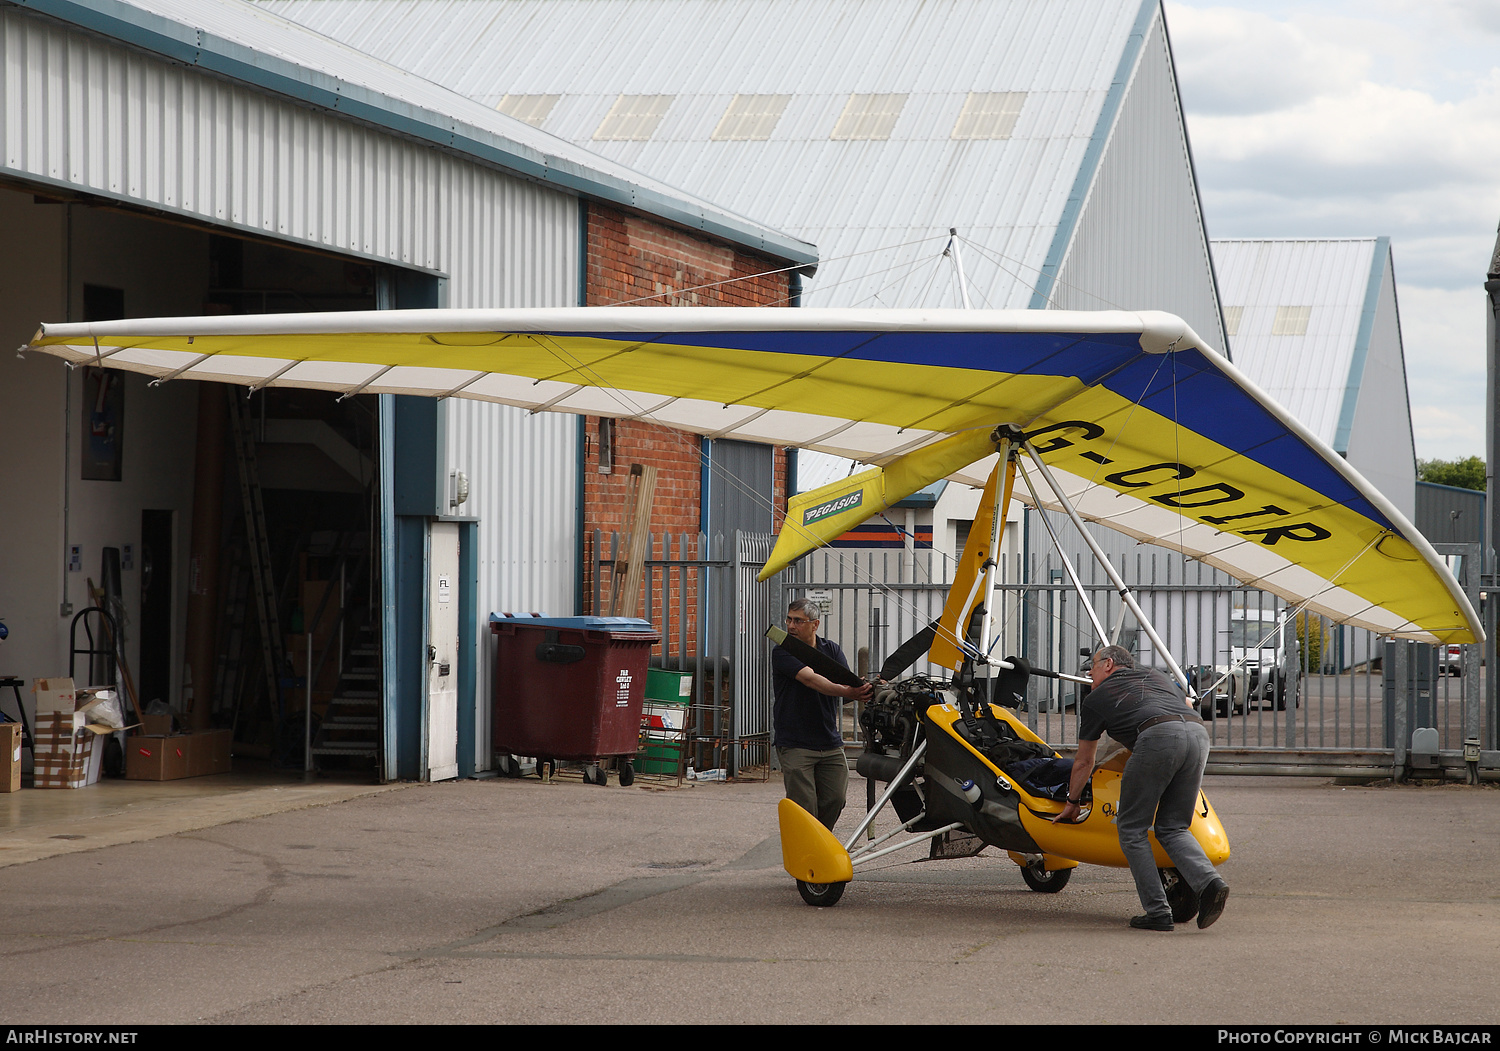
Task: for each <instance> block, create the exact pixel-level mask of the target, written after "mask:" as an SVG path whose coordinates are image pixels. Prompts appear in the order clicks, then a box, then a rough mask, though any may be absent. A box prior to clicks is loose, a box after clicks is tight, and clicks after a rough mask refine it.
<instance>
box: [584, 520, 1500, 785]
mask: <svg viewBox="0 0 1500 1051" xmlns="http://www.w3.org/2000/svg"><path fill="white" fill-rule="evenodd" d="M774 541H775V538H774V536H773V535H771V534H767V533H746V532H736V533H735V534H733V535H716V536H713V537H706V536H703V535H702V534H696V535H694V534H688V535H683V536H673V537H667V536H653V537H652V538H651V541H650V545H649V548H648V557H647V560H646V582H647V586H646V587H645V588H644V589H643V590H644V597H643V606H644V608H643V610H642V611H640V612H642V613H643V615H644V616H645V617H647V619H649V620H651V621H652V623H653V624H654V625H655V626H656V627H657V628H658V629H659V630H660V631H661V632H662V635H663V641H662V645H661V649H660V651H659V653H658V654H657V658H656V659H657V660H658V661H659V663H660V664H661V665H662V666H664V667H668V668H674V669H679V670H684V671H691V672H693V719H694V726H693V740H694V751H693V756H692V757H693V760H694V762H695V763H696V764H697V765H698V766H699V768H700V769H705V768H713V767H723V768H725V769H726V770H727V771H728V772H729V774H730V776H736V775H743V774H744V773H746V772H749V771H752V770H755V769H759V768H764V767H765V766H766V764H768V762H769V745H770V743H771V707H772V701H773V692H772V686H771V666H770V644H769V643H768V642H767V641H766V640H765V638H764V635H763V633H764V631H765V628H766V626H767V625H768V624H779V623H780V622H781V620H782V617H783V611H784V610H785V608H786V603H787V602H788V601H790V600H791V599H793V598H798V597H807V598H812V599H814V600H815V601H817V602H818V603H819V605H820V606H821V607H822V609H823V610H824V613H823V623H822V626H821V631H822V633H823V634H824V635H826V636H827V637H829V638H831V639H833V640H834V641H835V642H837V643H838V644H839V645H840V646H841V647H842V648H843V650H844V652H845V654H846V655H847V656H848V658H849V661H850V664H851V665H852V666H853V667H854V669H855V670H856V671H858V672H859V673H861V674H874V673H875V672H877V671H878V670H879V669H880V666H881V664H882V662H883V661H884V660H885V658H886V657H887V656H888V655H889V654H890V653H891V652H892V651H893V650H894V649H895V648H896V647H898V646H900V645H901V643H902V642H903V641H905V640H906V639H907V638H909V637H911V636H912V635H914V634H916V633H917V632H918V631H920V630H921V629H922V628H924V627H926V625H927V624H929V623H930V622H932V621H933V620H935V619H937V618H938V616H939V615H940V614H941V613H942V609H943V605H944V603H945V601H946V600H947V595H948V587H949V583H950V581H951V572H952V565H953V560H952V559H951V558H946V557H944V556H943V554H942V553H941V552H939V551H936V550H933V549H917V550H911V549H907V550H901V549H896V550H887V549H874V550H872V549H849V548H825V549H822V550H820V551H816V552H813V553H812V554H810V555H808V556H807V557H805V558H803V559H802V560H801V561H799V562H798V563H797V564H796V565H795V566H793V567H792V568H790V569H789V570H787V571H785V572H783V573H781V574H779V575H778V577H776V578H773V579H772V580H771V581H768V582H766V583H759V582H757V581H756V579H755V577H756V574H757V573H758V572H759V571H760V569H761V567H762V566H764V565H765V563H766V560H767V558H768V557H769V555H770V552H771V549H772V547H773V545H774ZM1449 546H1450V547H1453V548H1455V550H1452V551H1449V550H1445V549H1444V548H1440V553H1443V554H1445V555H1447V556H1448V557H1449V558H1450V561H1452V563H1453V565H1454V568H1455V573H1456V575H1458V577H1459V579H1460V582H1461V583H1462V584H1463V585H1464V587H1465V588H1466V589H1467V590H1470V591H1471V594H1472V595H1473V598H1474V601H1475V603H1476V605H1477V604H1478V602H1479V598H1480V596H1479V592H1478V572H1477V566H1478V553H1477V550H1475V551H1473V552H1470V551H1468V550H1467V547H1476V548H1477V545H1468V546H1460V545H1449ZM1459 548H1462V549H1459ZM592 549H593V552H594V574H593V580H594V581H595V584H594V593H593V599H594V606H593V608H595V609H603V608H605V605H603V604H601V603H604V602H607V598H608V588H609V586H610V583H611V582H612V581H613V580H614V579H615V575H614V573H613V572H612V570H613V567H614V564H615V559H616V557H617V554H618V550H619V547H618V539H617V538H615V537H613V536H605V535H601V534H598V533H596V534H595V535H594V543H593V545H592ZM1073 568H1074V570H1075V572H1076V573H1077V574H1078V576H1079V578H1080V580H1081V582H1082V584H1083V590H1084V592H1085V594H1087V595H1088V597H1089V600H1090V603H1091V604H1092V605H1093V606H1094V609H1095V611H1096V612H1097V614H1098V616H1099V619H1100V620H1101V621H1102V623H1103V625H1104V627H1105V629H1106V631H1110V632H1113V631H1114V630H1115V628H1116V626H1117V625H1118V627H1119V633H1120V641H1121V644H1122V645H1124V646H1126V647H1127V648H1128V649H1130V650H1131V651H1132V652H1133V653H1135V654H1136V655H1137V658H1138V659H1139V660H1140V661H1141V662H1142V663H1144V664H1146V665H1149V666H1155V667H1164V666H1165V661H1163V660H1162V659H1161V657H1160V655H1158V654H1156V653H1154V652H1153V647H1152V645H1151V642H1150V640H1149V638H1148V637H1147V635H1146V633H1145V632H1143V631H1141V630H1140V625H1139V624H1137V623H1135V621H1134V618H1133V617H1132V616H1131V615H1130V614H1129V612H1128V610H1126V609H1125V608H1124V604H1123V602H1122V601H1121V599H1120V596H1119V594H1118V593H1117V591H1116V590H1115V588H1114V586H1113V585H1112V584H1111V583H1110V582H1109V580H1108V579H1107V578H1106V576H1105V575H1104V572H1103V570H1102V569H1101V568H1100V567H1099V566H1098V565H1097V564H1095V563H1094V562H1093V561H1092V560H1090V559H1086V558H1078V559H1076V560H1075V561H1074V563H1073ZM1116 568H1117V569H1119V570H1120V571H1121V574H1122V575H1123V576H1124V578H1125V580H1126V583H1127V584H1129V585H1130V587H1131V588H1132V589H1133V590H1134V591H1135V593H1136V597H1137V600H1138V601H1139V603H1140V605H1141V608H1142V609H1143V611H1144V612H1145V613H1146V615H1147V617H1149V618H1150V619H1151V621H1152V623H1153V624H1154V625H1155V626H1156V629H1157V631H1158V633H1159V634H1160V636H1161V638H1162V640H1163V642H1165V644H1166V645H1167V646H1168V647H1169V648H1170V649H1171V651H1172V654H1173V656H1174V657H1175V658H1176V659H1177V661H1178V662H1179V663H1180V664H1181V665H1182V666H1183V667H1184V670H1186V671H1187V672H1188V674H1189V675H1191V676H1192V677H1193V680H1194V683H1195V687H1196V688H1197V689H1198V691H1199V693H1200V696H1201V697H1202V701H1201V707H1200V710H1201V711H1202V712H1203V714H1204V716H1205V720H1206V722H1207V724H1208V727H1209V733H1210V736H1211V737H1212V740H1213V743H1214V760H1213V763H1214V768H1215V769H1218V770H1222V771H1238V772H1256V771H1263V772H1308V773H1312V772H1329V773H1337V772H1341V771H1361V772H1366V773H1381V772H1386V773H1388V772H1390V771H1391V770H1393V769H1394V770H1400V769H1402V768H1403V767H1404V765H1405V764H1406V763H1407V759H1408V752H1409V751H1410V744H1411V736H1412V733H1413V731H1415V730H1416V729H1417V728H1419V727H1431V728H1433V729H1435V730H1436V731H1437V740H1438V750H1439V751H1440V752H1442V753H1444V754H1445V755H1447V756H1449V757H1450V759H1451V760H1452V761H1448V762H1447V763H1446V765H1450V766H1451V765H1457V764H1458V760H1457V759H1456V758H1453V757H1457V756H1458V755H1460V754H1461V752H1462V749H1463V747H1464V745H1465V743H1466V742H1474V741H1477V742H1478V744H1479V746H1480V748H1481V749H1482V750H1483V752H1484V753H1485V755H1484V759H1483V762H1482V763H1481V765H1483V766H1500V753H1497V752H1496V748H1497V743H1496V733H1497V720H1496V703H1495V697H1494V691H1493V690H1492V689H1490V688H1489V686H1488V682H1487V675H1486V672H1487V668H1486V667H1485V660H1484V653H1483V652H1482V651H1483V649H1484V647H1481V646H1452V647H1448V646H1441V647H1440V646H1423V645H1419V644H1415V643H1408V642H1405V641H1399V642H1398V641H1391V640H1387V639H1384V638H1382V637H1379V636H1376V635H1374V634H1373V633H1371V632H1368V631H1364V630H1363V629H1357V628H1350V627H1346V626H1341V625H1337V624H1334V623H1332V622H1331V621H1329V620H1328V619H1327V618H1324V617H1321V616H1318V615H1315V614H1307V613H1305V612H1299V611H1297V610H1296V609H1295V608H1290V607H1288V605H1287V604H1286V603H1285V602H1284V601H1282V600H1281V599H1278V598H1276V597H1275V596H1274V595H1270V594H1268V593H1266V592H1262V591H1258V590H1256V589H1254V588H1246V587H1244V586H1243V585H1240V584H1238V583H1236V582H1235V581H1234V580H1232V579H1231V578H1229V577H1228V576H1226V575H1225V574H1223V573H1221V572H1218V571H1217V570H1214V569H1212V568H1210V567H1208V566H1205V565H1203V564H1201V563H1197V562H1192V561H1185V560H1184V559H1183V558H1182V557H1181V556H1176V555H1171V554H1169V553H1166V552H1160V551H1142V552H1140V553H1139V554H1137V555H1135V556H1134V557H1127V558H1124V559H1122V560H1121V561H1120V563H1118V564H1117V567H1116ZM999 580H1000V583H998V584H997V586H996V589H995V617H996V621H995V631H994V638H995V644H994V650H993V652H994V653H995V654H996V655H997V656H1010V655H1013V654H1017V655H1023V656H1026V657H1027V658H1028V659H1029V660H1030V661H1031V662H1032V663H1033V664H1034V665H1040V666H1042V667H1050V668H1054V669H1057V670H1062V671H1071V672H1077V671H1080V670H1081V668H1082V667H1083V665H1084V663H1085V661H1086V658H1085V657H1084V655H1083V651H1085V650H1088V649H1090V648H1091V647H1092V646H1093V645H1094V644H1095V638H1096V632H1095V630H1094V627H1093V624H1092V622H1091V621H1090V619H1089V618H1088V616H1087V614H1086V613H1085V611H1084V610H1083V609H1082V607H1081V603H1080V602H1079V599H1078V595H1077V592H1076V591H1075V590H1074V588H1073V585H1072V584H1071V582H1070V581H1069V579H1068V574H1067V572H1066V571H1065V569H1064V568H1063V565H1062V562H1061V556H1058V555H1055V554H1054V555H1045V556H1043V555H1033V556H1030V557H1027V556H1023V555H1015V554H1010V555H1004V556H1002V566H1001V572H1000V574H999ZM1485 616H1486V618H1487V623H1490V624H1491V625H1492V626H1493V623H1494V620H1495V615H1494V612H1493V611H1492V610H1489V609H1486V610H1485ZM1490 634H1491V640H1492V641H1491V642H1490V643H1489V645H1491V646H1493V635H1494V632H1493V630H1491V633H1490ZM911 673H927V674H934V675H939V676H941V675H943V674H944V672H943V670H942V669H940V668H936V667H934V666H932V665H930V664H928V663H927V662H926V661H925V660H923V661H919V662H918V663H917V664H916V665H915V666H913V667H912V668H911V669H910V671H909V672H908V674H911ZM1079 689H1080V687H1078V686H1077V685H1076V684H1072V683H1066V682H1059V681H1057V680H1053V679H1043V678H1039V677H1033V678H1032V680H1031V683H1030V686H1029V688H1028V692H1027V696H1026V699H1025V703H1024V705H1023V706H1022V714H1023V716H1024V718H1025V719H1026V720H1027V722H1028V724H1029V725H1030V726H1031V728H1032V729H1033V730H1035V731H1036V732H1037V734H1039V735H1040V736H1041V737H1042V738H1043V739H1044V740H1046V741H1048V742H1049V743H1051V744H1053V745H1054V746H1070V745H1072V744H1074V743H1076V741H1077V735H1078V715H1077V706H1078V691H1079ZM842 730H843V734H844V738H845V740H846V741H847V742H849V743H850V744H851V745H857V744H858V743H860V728H859V712H858V709H857V706H856V705H855V704H853V703H852V702H851V703H848V704H846V705H844V706H843V712H842Z"/></svg>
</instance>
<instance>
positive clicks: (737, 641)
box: [591, 530, 781, 777]
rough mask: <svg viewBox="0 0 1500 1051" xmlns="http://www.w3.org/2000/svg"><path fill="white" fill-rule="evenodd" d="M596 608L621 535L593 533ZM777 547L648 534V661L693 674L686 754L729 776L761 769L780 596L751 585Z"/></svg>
mask: <svg viewBox="0 0 1500 1051" xmlns="http://www.w3.org/2000/svg"><path fill="white" fill-rule="evenodd" d="M592 540H593V543H592V545H591V557H592V561H593V574H592V580H593V592H592V598H593V604H592V607H591V608H593V609H596V610H598V609H605V608H607V602H608V597H609V590H608V589H609V587H610V586H611V582H612V581H613V580H614V579H615V574H614V566H615V562H616V559H617V558H618V557H620V538H619V535H618V534H615V533H610V534H603V533H601V532H600V531H598V530H595V531H594V534H593V537H592ZM775 541H776V538H775V535H774V534H771V533H749V532H744V531H742V530H737V531H736V532H735V533H734V534H733V535H730V536H726V535H724V534H715V535H714V536H712V537H709V536H706V535H704V534H702V533H696V534H691V533H687V534H682V535H678V536H669V535H666V534H652V535H651V536H650V537H649V539H648V542H647V547H646V552H647V554H646V572H645V579H644V582H643V587H642V593H643V597H642V605H643V608H642V609H641V610H638V611H637V612H639V613H640V614H641V615H642V616H644V617H645V618H646V619H647V620H649V621H650V622H651V623H652V625H653V626H654V627H656V628H657V629H658V630H659V631H660V632H661V635H662V641H661V643H660V645H659V647H658V648H657V650H656V652H655V653H654V654H653V656H652V660H653V663H654V664H656V665H658V666H660V667H663V668H669V669H673V670H677V671H688V672H692V673H693V693H692V706H691V720H690V725H689V731H690V732H689V755H690V758H691V759H692V761H693V762H694V763H695V765H696V766H697V767H698V769H700V770H711V769H715V768H723V769H724V770H725V771H726V773H727V776H730V777H735V776H743V775H745V774H747V773H750V772H753V771H755V770H761V771H765V770H767V769H768V762H769V745H770V738H771V702H772V691H771V649H770V643H769V642H767V641H766V639H765V636H764V632H765V630H766V626H767V625H768V624H775V623H779V621H780V619H781V618H780V613H779V611H778V610H777V607H776V604H777V602H778V601H779V588H778V587H777V585H776V584H774V583H771V582H767V583H759V582H757V581H756V579H755V577H756V574H758V573H759V572H760V569H761V567H762V566H764V565H765V563H766V559H767V558H768V557H769V556H770V553H771V548H772V547H773V546H774V544H775Z"/></svg>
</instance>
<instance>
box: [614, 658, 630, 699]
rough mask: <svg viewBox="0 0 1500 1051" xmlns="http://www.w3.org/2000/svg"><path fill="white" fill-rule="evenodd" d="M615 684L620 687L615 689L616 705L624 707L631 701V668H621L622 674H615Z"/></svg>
mask: <svg viewBox="0 0 1500 1051" xmlns="http://www.w3.org/2000/svg"><path fill="white" fill-rule="evenodd" d="M615 685H616V686H618V687H619V689H617V690H616V691H615V707H616V708H623V707H625V706H626V705H627V704H629V703H630V669H629V668H621V669H620V674H619V675H616V676H615Z"/></svg>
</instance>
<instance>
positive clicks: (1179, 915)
mask: <svg viewBox="0 0 1500 1051" xmlns="http://www.w3.org/2000/svg"><path fill="white" fill-rule="evenodd" d="M1157 873H1158V875H1160V876H1161V885H1162V889H1163V890H1165V891H1166V892H1167V904H1168V905H1170V906H1171V907H1172V922H1173V923H1186V922H1188V920H1191V919H1192V918H1193V917H1194V916H1196V915H1198V895H1196V894H1194V893H1193V888H1192V887H1190V886H1188V882H1187V880H1185V879H1183V878H1182V875H1181V874H1180V873H1179V872H1178V871H1177V870H1176V869H1157Z"/></svg>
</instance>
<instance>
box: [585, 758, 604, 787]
mask: <svg viewBox="0 0 1500 1051" xmlns="http://www.w3.org/2000/svg"><path fill="white" fill-rule="evenodd" d="M583 783H584V784H586V785H607V784H609V775H608V774H607V773H605V772H604V767H602V766H599V765H597V764H594V763H590V764H589V765H588V766H586V767H584V768H583Z"/></svg>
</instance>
